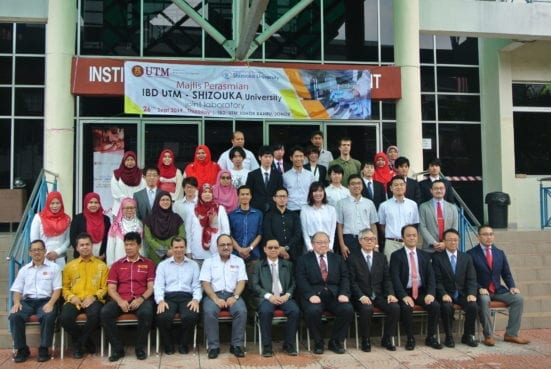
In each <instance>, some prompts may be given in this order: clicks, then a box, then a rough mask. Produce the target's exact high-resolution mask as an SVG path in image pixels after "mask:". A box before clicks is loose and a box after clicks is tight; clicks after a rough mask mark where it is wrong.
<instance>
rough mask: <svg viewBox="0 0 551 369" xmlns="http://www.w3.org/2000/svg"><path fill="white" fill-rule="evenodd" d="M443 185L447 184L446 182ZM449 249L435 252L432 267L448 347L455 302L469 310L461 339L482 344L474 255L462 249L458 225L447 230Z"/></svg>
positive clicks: (465, 341)
mask: <svg viewBox="0 0 551 369" xmlns="http://www.w3.org/2000/svg"><path fill="white" fill-rule="evenodd" d="M442 185H443V184H442ZM443 238H444V247H445V250H446V251H445V252H435V253H434V254H433V255H432V267H433V269H434V277H435V280H436V296H437V298H438V300H440V309H441V311H442V323H443V325H444V332H445V333H446V340H445V341H444V344H445V345H446V346H447V347H454V346H455V342H454V340H453V334H452V332H453V330H452V323H453V314H454V309H453V305H454V304H457V305H460V306H461V308H462V309H463V310H464V311H465V323H464V325H463V337H461V342H462V343H464V344H466V345H469V346H471V347H476V346H478V342H477V341H476V339H475V336H474V334H475V324H476V314H477V312H478V308H477V305H476V272H475V270H474V265H473V261H472V259H471V257H470V255H468V254H465V253H463V252H461V251H459V250H457V247H458V246H459V232H457V231H456V230H455V229H448V230H446V231H444V236H443Z"/></svg>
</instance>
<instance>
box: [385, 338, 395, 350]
mask: <svg viewBox="0 0 551 369" xmlns="http://www.w3.org/2000/svg"><path fill="white" fill-rule="evenodd" d="M381 346H382V347H384V348H386V349H387V350H388V351H396V346H394V343H392V339H390V338H388V337H383V338H381Z"/></svg>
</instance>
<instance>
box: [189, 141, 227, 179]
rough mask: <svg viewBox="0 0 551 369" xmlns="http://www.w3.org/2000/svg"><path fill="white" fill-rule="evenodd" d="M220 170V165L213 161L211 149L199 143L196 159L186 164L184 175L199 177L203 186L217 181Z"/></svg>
mask: <svg viewBox="0 0 551 369" xmlns="http://www.w3.org/2000/svg"><path fill="white" fill-rule="evenodd" d="M219 171H220V166H219V165H218V163H216V162H214V161H212V158H211V155H210V149H209V148H208V147H207V146H205V145H199V146H197V148H196V149H195V159H194V160H193V163H190V164H188V165H187V166H186V169H185V170H184V175H185V176H186V177H195V178H197V182H198V184H199V188H201V186H203V184H205V183H211V184H212V183H215V182H216V176H217V175H218V172H219Z"/></svg>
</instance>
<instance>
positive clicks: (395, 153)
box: [386, 145, 400, 172]
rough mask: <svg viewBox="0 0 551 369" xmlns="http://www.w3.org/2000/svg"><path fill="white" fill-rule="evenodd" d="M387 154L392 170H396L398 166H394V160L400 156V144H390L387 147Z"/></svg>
mask: <svg viewBox="0 0 551 369" xmlns="http://www.w3.org/2000/svg"><path fill="white" fill-rule="evenodd" d="M386 155H387V156H388V165H389V166H390V170H392V171H393V172H396V167H395V166H394V161H395V160H396V159H398V157H399V156H400V150H398V146H394V145H392V146H389V147H387V149H386Z"/></svg>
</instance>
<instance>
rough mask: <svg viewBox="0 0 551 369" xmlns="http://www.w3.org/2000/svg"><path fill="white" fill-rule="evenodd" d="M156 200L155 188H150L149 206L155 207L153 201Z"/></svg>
mask: <svg viewBox="0 0 551 369" xmlns="http://www.w3.org/2000/svg"><path fill="white" fill-rule="evenodd" d="M154 202H155V190H149V206H151V208H153V203H154Z"/></svg>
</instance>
